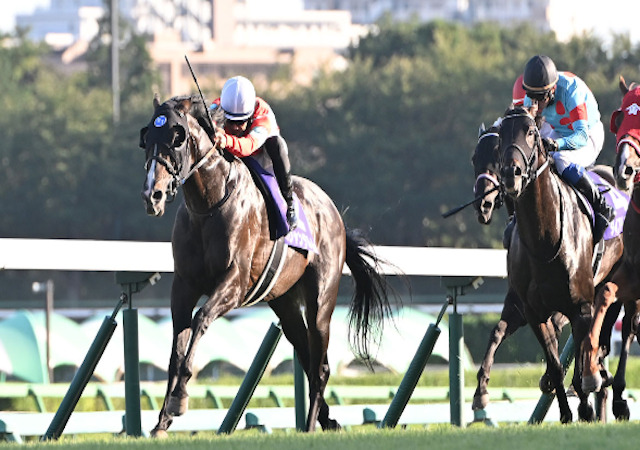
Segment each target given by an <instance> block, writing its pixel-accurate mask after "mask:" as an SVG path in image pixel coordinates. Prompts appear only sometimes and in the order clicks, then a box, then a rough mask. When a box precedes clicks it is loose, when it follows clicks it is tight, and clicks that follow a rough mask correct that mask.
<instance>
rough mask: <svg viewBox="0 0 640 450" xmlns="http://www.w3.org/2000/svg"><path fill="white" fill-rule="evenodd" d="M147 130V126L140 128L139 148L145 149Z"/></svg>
mask: <svg viewBox="0 0 640 450" xmlns="http://www.w3.org/2000/svg"><path fill="white" fill-rule="evenodd" d="M148 130H149V127H144V128H141V129H140V142H139V143H138V145H139V146H140V148H143V149H145V150H146V149H147V139H146V137H147V131H148Z"/></svg>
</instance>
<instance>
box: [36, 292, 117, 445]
mask: <svg viewBox="0 0 640 450" xmlns="http://www.w3.org/2000/svg"><path fill="white" fill-rule="evenodd" d="M123 303H124V295H123V296H121V297H120V302H119V303H118V305H117V306H116V308H115V310H114V311H113V314H111V317H109V316H107V317H105V318H104V321H103V322H102V325H101V326H100V329H99V330H98V334H97V335H96V337H95V339H94V340H93V343H92V344H91V347H89V350H88V351H87V355H86V356H85V358H84V360H83V361H82V364H81V365H80V367H79V368H78V371H77V372H76V374H75V375H74V377H73V380H72V381H71V385H70V386H69V390H68V391H67V393H66V394H65V396H64V398H63V399H62V402H61V403H60V406H59V407H58V411H57V412H56V414H55V416H54V417H53V420H52V421H51V424H49V428H48V429H47V432H46V433H45V434H44V435H43V436H42V439H41V440H43V441H47V440H51V439H56V440H57V439H58V438H59V437H60V435H61V434H62V431H63V430H64V427H65V426H67V422H68V421H69V417H71V413H72V412H73V410H74V409H75V407H76V405H77V404H78V400H79V399H80V396H81V395H82V392H83V391H84V388H85V387H86V386H87V384H88V383H89V380H91V376H92V375H93V371H94V370H95V368H96V366H97V365H98V362H99V361H100V358H101V357H102V355H103V353H104V349H105V348H106V347H107V344H108V343H109V340H110V339H111V336H113V332H114V330H115V329H116V325H117V322H116V319H115V317H116V315H117V314H118V311H120V308H121V307H122V305H123Z"/></svg>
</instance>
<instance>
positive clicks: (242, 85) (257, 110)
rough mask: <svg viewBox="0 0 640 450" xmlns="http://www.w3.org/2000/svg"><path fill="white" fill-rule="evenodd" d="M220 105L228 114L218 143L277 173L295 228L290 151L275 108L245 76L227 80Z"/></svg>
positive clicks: (215, 104)
mask: <svg viewBox="0 0 640 450" xmlns="http://www.w3.org/2000/svg"><path fill="white" fill-rule="evenodd" d="M216 108H222V110H223V111H224V116H225V118H226V121H225V124H224V129H223V130H218V131H217V133H216V138H215V140H216V144H217V145H218V146H219V147H220V148H224V149H225V150H227V151H229V152H230V153H231V154H233V155H235V156H238V157H245V156H252V157H254V158H255V159H256V160H257V161H258V162H259V163H260V165H261V166H262V167H263V168H264V169H265V170H267V171H269V172H271V173H273V174H274V175H275V177H276V180H277V181H278V186H279V188H280V191H281V192H282V196H283V197H284V199H285V201H286V202H287V224H288V225H289V230H293V229H294V228H296V226H297V225H298V215H297V212H296V209H295V206H294V202H293V184H292V182H291V164H290V163H289V151H288V148H287V143H286V142H285V140H284V138H283V137H282V136H280V128H279V127H278V123H277V122H276V116H275V114H274V113H273V110H272V109H271V107H270V106H269V104H268V103H267V102H266V101H264V100H263V99H262V98H260V97H256V91H255V88H254V87H253V84H252V83H251V81H249V80H248V79H246V78H245V77H242V76H236V77H233V78H229V79H228V80H227V81H226V82H225V84H224V86H223V87H222V92H221V94H220V98H218V99H216V100H214V102H213V104H212V105H211V109H212V110H215V109H216Z"/></svg>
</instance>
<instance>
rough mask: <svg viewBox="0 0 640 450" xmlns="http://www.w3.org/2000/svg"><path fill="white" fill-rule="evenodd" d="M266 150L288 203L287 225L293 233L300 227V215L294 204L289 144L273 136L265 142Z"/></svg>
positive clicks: (280, 137)
mask: <svg viewBox="0 0 640 450" xmlns="http://www.w3.org/2000/svg"><path fill="white" fill-rule="evenodd" d="M265 148H266V150H267V153H268V154H269V157H270V158H271V161H272V162H273V172H274V174H275V176H276V180H277V181H278V187H279V188H280V192H282V197H284V200H285V201H286V202H287V225H289V231H291V230H293V229H294V228H296V227H297V226H298V213H297V211H296V208H295V205H294V203H293V183H292V182H291V164H290V163H289V152H288V151H287V143H286V141H285V140H284V138H282V136H272V137H270V138H268V139H267V141H266V142H265Z"/></svg>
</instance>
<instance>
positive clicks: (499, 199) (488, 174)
mask: <svg viewBox="0 0 640 450" xmlns="http://www.w3.org/2000/svg"><path fill="white" fill-rule="evenodd" d="M487 137H497V138H499V137H500V136H499V134H498V133H496V132H486V133H484V134H482V135H481V136H480V137H479V138H478V143H477V144H476V148H477V147H478V146H479V145H480V143H481V142H482V140H483V139H485V138H487ZM482 180H487V181H488V182H489V183H491V184H492V185H493V188H492V189H491V191H498V195H497V196H496V201H495V208H500V207H501V206H502V204H503V202H504V200H503V193H502V189H501V185H500V180H499V179H498V177H497V175H496V174H495V173H494V172H493V171H492V170H490V169H489V168H487V169H486V170H485V171H484V172H482V173H481V174H479V175H478V176H477V177H476V182H475V184H474V185H473V194H474V196H475V197H478V196H479V195H480V193H479V192H478V191H479V188H478V185H479V184H480V181H482ZM485 195H486V194H485Z"/></svg>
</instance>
